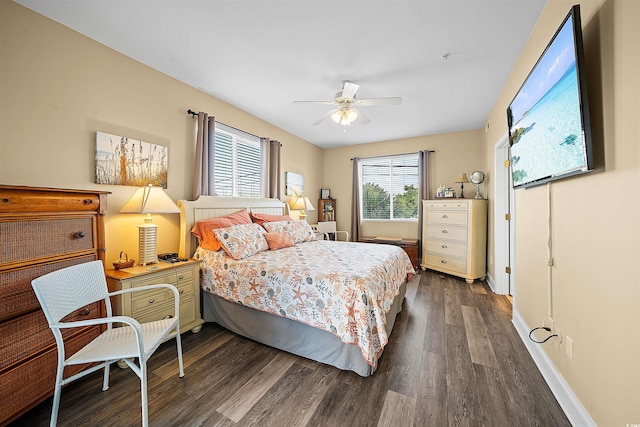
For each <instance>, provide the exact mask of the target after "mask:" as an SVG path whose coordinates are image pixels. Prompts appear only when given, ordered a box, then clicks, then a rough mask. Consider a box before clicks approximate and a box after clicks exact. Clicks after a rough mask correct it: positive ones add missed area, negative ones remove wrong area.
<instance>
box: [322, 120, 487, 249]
mask: <svg viewBox="0 0 640 427" xmlns="http://www.w3.org/2000/svg"><path fill="white" fill-rule="evenodd" d="M419 150H434V152H433V153H431V160H430V165H429V178H430V187H431V188H430V191H431V196H432V197H435V193H436V189H437V188H438V186H440V185H446V186H450V187H452V188H454V189H455V190H456V193H457V194H459V192H460V184H456V183H455V182H454V181H455V180H456V178H457V177H458V174H460V173H462V172H465V173H467V175H469V174H470V173H471V172H473V171H475V170H482V171H486V158H485V156H486V153H485V150H484V143H483V134H482V132H481V131H479V130H473V131H466V132H455V133H447V134H441V135H431V136H422V137H418V138H409V139H399V140H395V141H385V142H377V143H371V144H361V145H355V146H348V147H340V148H332V149H327V150H324V181H323V188H329V189H330V190H331V197H333V198H334V199H336V200H337V202H336V210H337V215H336V216H337V222H338V228H339V229H341V230H350V228H351V182H352V162H351V159H352V158H354V157H372V156H381V155H391V154H403V153H415V152H417V151H419ZM485 187H486V186H485V184H482V187H481V189H482V194H485V195H486V188H485ZM464 194H465V197H467V198H470V197H473V195H474V194H475V186H473V185H472V184H467V186H465V193H464ZM362 229H363V230H362V231H363V232H362V235H363V236H380V235H383V236H398V237H405V238H414V239H418V238H420V237H419V236H418V224H417V222H416V221H412V222H402V221H401V222H393V223H390V222H385V221H382V222H373V221H372V222H366V223H364V224H363V226H362Z"/></svg>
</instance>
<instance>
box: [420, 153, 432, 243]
mask: <svg viewBox="0 0 640 427" xmlns="http://www.w3.org/2000/svg"><path fill="white" fill-rule="evenodd" d="M430 157H431V151H429V150H422V151H420V152H419V153H418V179H419V180H420V182H419V186H418V187H419V188H418V196H419V198H420V200H419V202H418V239H422V215H423V212H422V201H423V200H428V199H429V158H430ZM420 243H421V244H424V242H420ZM418 253H419V254H422V249H421V248H419V249H418Z"/></svg>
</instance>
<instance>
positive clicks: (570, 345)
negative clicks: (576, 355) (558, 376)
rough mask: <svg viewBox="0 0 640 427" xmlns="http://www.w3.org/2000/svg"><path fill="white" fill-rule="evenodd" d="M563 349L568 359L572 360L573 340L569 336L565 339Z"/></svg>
mask: <svg viewBox="0 0 640 427" xmlns="http://www.w3.org/2000/svg"><path fill="white" fill-rule="evenodd" d="M564 351H565V352H566V353H567V356H568V357H569V359H570V360H573V340H572V339H571V338H569V337H567V339H566V344H565V345H564Z"/></svg>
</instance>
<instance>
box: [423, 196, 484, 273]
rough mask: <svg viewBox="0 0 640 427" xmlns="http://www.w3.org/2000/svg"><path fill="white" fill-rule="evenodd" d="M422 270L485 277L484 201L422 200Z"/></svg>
mask: <svg viewBox="0 0 640 427" xmlns="http://www.w3.org/2000/svg"><path fill="white" fill-rule="evenodd" d="M422 206H423V213H424V214H423V221H424V223H423V227H422V268H429V269H431V270H437V271H441V272H443V273H448V274H452V275H454V276H458V277H462V278H464V279H465V280H466V281H467V283H473V281H474V279H478V278H484V277H485V276H486V269H487V267H486V256H487V201H486V200H478V199H451V200H423V201H422Z"/></svg>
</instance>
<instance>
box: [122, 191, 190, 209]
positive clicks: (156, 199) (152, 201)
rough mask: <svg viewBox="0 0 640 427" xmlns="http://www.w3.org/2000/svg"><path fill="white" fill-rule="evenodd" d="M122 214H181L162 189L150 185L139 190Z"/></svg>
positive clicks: (124, 207)
mask: <svg viewBox="0 0 640 427" xmlns="http://www.w3.org/2000/svg"><path fill="white" fill-rule="evenodd" d="M120 213H137V214H152V213H180V209H178V206H176V204H175V203H174V202H173V200H171V198H170V197H169V196H168V195H167V193H165V192H164V190H163V189H162V188H161V187H153V186H151V185H149V186H146V187H140V188H138V189H137V190H136V192H135V193H133V196H131V198H130V199H129V201H127V203H125V205H124V206H123V207H122V209H120Z"/></svg>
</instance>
